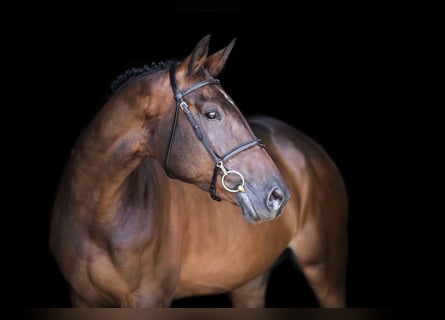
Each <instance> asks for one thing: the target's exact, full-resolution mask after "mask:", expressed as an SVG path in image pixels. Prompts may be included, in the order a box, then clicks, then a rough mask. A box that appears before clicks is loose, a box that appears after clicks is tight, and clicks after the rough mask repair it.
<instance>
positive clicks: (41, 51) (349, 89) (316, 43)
mask: <svg viewBox="0 0 445 320" xmlns="http://www.w3.org/2000/svg"><path fill="white" fill-rule="evenodd" d="M72 9H73V10H71V9H70V10H71V11H70V10H68V9H67V10H66V11H64V10H62V11H63V12H61V13H59V14H56V15H51V16H50V17H49V16H40V17H39V18H37V17H34V18H33V20H32V23H29V24H27V25H26V28H25V30H26V31H25V33H24V34H23V36H20V35H19V36H15V37H14V41H13V44H12V45H10V46H8V47H7V49H6V51H8V52H10V53H12V56H13V57H11V60H10V61H8V60H6V64H8V63H10V67H11V66H12V67H13V68H17V72H15V78H14V81H15V84H16V85H17V86H16V88H17V91H14V92H13V94H14V97H15V100H14V101H15V104H14V108H15V110H14V111H17V112H18V114H19V115H20V117H21V118H23V120H22V121H21V122H19V123H18V124H17V126H16V127H15V128H16V129H14V130H13V131H12V133H11V132H10V134H12V135H13V136H14V137H16V138H17V140H16V141H18V143H15V144H14V146H13V147H12V149H11V150H13V156H12V159H13V161H14V163H15V164H18V165H20V166H21V168H22V169H21V170H20V172H21V175H20V177H17V179H16V181H15V182H16V183H17V185H15V184H14V182H13V184H12V185H11V189H12V190H14V193H13V194H14V196H16V197H13V198H11V200H12V201H13V203H14V204H15V206H16V208H18V209H17V210H15V212H13V217H14V218H17V219H18V224H16V225H17V226H18V227H17V228H14V229H13V232H14V234H15V240H14V246H13V254H14V255H13V256H11V258H12V260H13V261H14V262H15V263H14V264H13V270H12V274H11V275H12V276H15V277H14V278H15V279H17V284H16V285H15V286H14V289H15V290H18V292H16V293H14V295H15V297H16V299H14V300H15V304H17V305H18V306H22V307H66V306H69V301H68V296H67V289H66V285H65V282H64V280H63V278H62V276H61V274H60V273H59V271H58V268H57V266H56V264H55V262H54V260H53V258H52V256H51V254H50V252H49V248H48V226H49V219H50V213H51V208H52V203H53V200H54V197H55V193H56V191H57V185H58V182H59V179H60V176H61V173H62V170H63V167H64V165H65V162H66V160H67V158H68V154H69V150H70V149H71V148H72V146H73V145H74V143H75V140H76V139H77V136H78V135H79V133H80V131H81V130H82V128H83V127H84V126H85V125H86V123H87V122H88V121H89V120H90V119H91V118H92V117H93V116H94V114H95V113H96V112H97V111H98V110H99V108H100V107H101V105H102V104H103V103H104V102H105V100H106V99H107V97H108V94H109V93H110V90H109V85H110V83H111V82H112V81H113V80H114V79H115V78H116V77H117V76H118V75H119V74H121V73H122V72H124V71H125V70H126V69H127V68H130V67H140V66H142V65H144V64H149V63H150V62H152V61H160V60H166V59H169V58H175V57H176V58H184V57H185V56H186V55H188V54H189V53H190V52H191V50H192V49H193V48H194V46H195V45H196V43H197V42H198V41H199V40H200V39H201V38H202V37H203V36H205V35H207V34H211V35H212V39H211V41H210V52H215V51H217V50H219V49H221V48H223V47H224V46H226V45H227V44H228V43H229V42H230V41H231V40H232V39H233V38H236V39H237V42H236V44H235V47H234V49H233V51H232V53H231V55H230V57H229V60H228V62H227V64H226V67H225V69H224V70H223V72H222V73H221V75H220V76H219V78H220V80H221V82H222V85H223V87H224V88H225V90H226V92H228V93H229V94H230V95H231V96H232V98H233V99H234V101H235V102H236V103H237V105H238V106H239V107H240V109H241V110H242V112H243V113H245V114H246V115H248V114H250V113H254V112H263V113H266V114H269V115H272V116H275V117H277V118H280V119H282V120H285V121H286V122H288V123H290V124H292V125H294V126H295V127H296V128H298V129H300V130H301V131H303V132H305V133H307V134H308V135H309V136H311V137H312V138H313V139H315V140H316V141H317V142H318V143H320V145H322V146H323V147H324V148H325V149H326V151H327V152H328V153H329V154H330V155H331V157H332V159H333V160H334V161H335V162H336V164H337V165H338V167H339V169H340V171H341V172H342V174H343V177H344V179H345V183H346V187H347V190H348V194H349V200H350V225H349V238H350V258H349V266H348V283H347V288H348V291H347V294H348V305H349V306H350V307H358V308H391V307H397V306H400V304H401V303H402V297H403V295H404V294H405V290H406V289H405V286H406V285H407V281H406V278H405V274H406V272H405V271H404V270H406V265H407V264H408V263H407V262H406V260H405V259H406V257H404V256H402V255H403V253H402V250H401V248H402V247H403V246H405V244H404V245H402V241H403V237H402V233H401V232H402V229H403V228H402V226H401V224H400V218H401V216H402V214H406V212H407V211H406V208H403V209H402V208H401V205H400V203H401V201H400V196H399V194H398V193H397V190H398V189H399V185H400V184H401V183H402V182H401V171H402V170H401V164H400V162H399V154H400V151H401V149H402V148H403V147H404V145H403V141H402V140H403V137H402V134H401V130H400V127H399V124H400V123H401V122H402V121H401V114H400V113H399V112H398V111H397V110H398V108H400V106H401V102H400V95H401V91H402V89H401V88H402V87H403V86H404V83H405V82H406V77H407V73H408V71H407V70H406V68H405V64H406V62H407V57H406V56H405V54H404V50H402V49H401V48H403V47H404V46H405V37H406V34H407V32H408V31H409V30H408V29H407V26H406V25H404V24H400V22H399V20H395V19H394V15H395V14H396V12H395V11H393V10H389V11H388V10H375V8H348V10H346V8H341V7H335V8H332V7H321V8H312V9H310V10H308V9H306V8H304V9H303V8H294V9H292V10H293V11H290V10H291V8H287V7H279V8H277V7H275V6H272V7H271V6H269V5H267V4H265V3H262V2H258V3H257V4H256V5H255V6H247V5H239V4H238V5H237V4H233V3H225V4H224V5H222V4H218V3H216V4H214V5H213V6H212V5H209V4H207V5H203V4H202V3H201V4H199V5H196V6H186V5H182V6H172V7H171V8H162V9H160V8H159V7H153V8H149V7H143V8H142V7H141V8H132V10H131V11H129V12H127V11H123V12H122V13H121V15H113V16H108V14H107V13H106V12H102V11H94V12H89V11H88V10H84V9H82V10H74V9H75V8H72ZM117 9H119V8H117ZM387 9H389V8H387ZM351 10H352V11H351ZM25 20H26V19H25ZM17 48H20V50H17V51H15V50H16V49H17ZM15 52H17V55H16V56H15ZM17 58H18V61H19V62H18V63H17V64H15V61H17V60H16V59H17ZM405 114H406V113H405ZM24 186H25V187H24ZM17 275H19V276H17ZM408 285H409V282H408ZM267 305H268V306H270V307H314V306H317V304H316V302H315V300H314V297H313V295H312V293H311V292H310V290H309V288H308V286H307V284H306V282H305V280H304V278H303V277H302V276H301V274H299V272H298V271H297V270H296V269H295V268H294V267H293V266H292V265H291V264H290V263H288V262H284V263H282V264H281V265H279V266H278V268H277V271H276V272H274V273H273V274H272V276H271V282H270V287H269V290H268V293H267ZM174 306H181V307H190V306H193V307H200V306H205V307H218V306H222V307H225V306H229V303H228V301H227V300H226V298H225V297H224V296H216V297H206V298H204V297H202V298H196V299H195V298H194V299H185V300H182V301H177V302H175V304H174Z"/></svg>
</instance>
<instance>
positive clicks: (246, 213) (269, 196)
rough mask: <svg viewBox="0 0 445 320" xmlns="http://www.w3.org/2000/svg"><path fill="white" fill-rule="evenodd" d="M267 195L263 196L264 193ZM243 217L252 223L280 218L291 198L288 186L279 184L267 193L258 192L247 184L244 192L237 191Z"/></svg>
mask: <svg viewBox="0 0 445 320" xmlns="http://www.w3.org/2000/svg"><path fill="white" fill-rule="evenodd" d="M264 194H265V195H266V196H263V195H264ZM236 196H237V199H238V203H239V205H240V207H241V210H242V213H243V217H244V219H245V220H246V221H248V222H250V223H257V222H260V221H271V220H274V219H276V218H278V217H279V216H280V215H281V214H282V212H283V209H284V207H285V206H286V204H287V202H288V201H289V199H290V192H289V189H288V188H287V187H279V186H277V185H275V186H273V187H272V188H270V189H269V191H268V192H267V193H264V192H256V191H254V189H253V188H250V186H249V184H246V186H245V191H244V192H238V193H236Z"/></svg>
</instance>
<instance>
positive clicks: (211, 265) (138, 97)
mask: <svg viewBox="0 0 445 320" xmlns="http://www.w3.org/2000/svg"><path fill="white" fill-rule="evenodd" d="M209 40H210V36H206V37H204V38H203V39H202V40H201V41H199V43H198V44H197V45H196V47H195V48H194V50H193V51H192V53H191V54H190V55H189V56H187V57H186V58H185V59H183V60H180V61H169V62H165V63H159V64H157V65H152V66H151V67H146V68H142V69H133V70H132V71H131V72H129V73H126V75H127V77H124V80H125V82H124V83H118V84H117V85H116V87H117V88H116V90H115V92H114V94H113V95H112V96H111V98H110V99H109V100H108V101H107V102H106V104H105V105H104V106H103V107H102V109H101V110H100V111H99V113H98V114H97V115H96V116H95V117H94V118H93V120H92V121H91V122H90V123H89V124H88V125H87V127H86V128H85V129H84V130H83V131H82V133H81V135H80V137H79V138H78V140H77V142H76V145H75V146H74V148H73V150H72V153H71V156H70V158H69V160H68V163H67V165H66V168H65V170H64V173H63V176H62V179H61V182H60V186H59V189H58V193H57V197H56V200H55V203H54V208H53V212H52V219H51V226H50V247H51V251H52V253H53V255H54V257H55V259H56V261H57V263H58V266H59V267H60V270H61V272H62V274H63V276H64V277H65V279H66V281H67V283H68V284H69V287H70V294H71V301H72V305H73V306H75V307H168V306H170V305H171V303H172V301H173V300H175V299H179V298H184V297H190V296H197V295H209V294H218V293H229V296H230V297H231V300H232V302H233V305H234V306H236V307H262V306H264V303H265V302H264V301H265V292H266V288H267V277H268V275H269V273H270V271H271V270H272V268H273V266H274V264H275V263H276V261H277V259H278V258H279V257H280V256H281V254H282V253H283V251H284V250H286V248H290V249H291V251H292V252H293V253H294V254H295V256H296V258H297V259H296V261H297V263H298V265H299V266H300V267H301V269H302V271H303V272H304V274H305V275H306V276H307V278H308V280H309V283H310V284H311V286H312V288H313V289H314V292H315V294H316V295H317V297H318V299H319V301H320V304H321V305H322V306H336V307H342V306H344V305H345V292H344V280H345V279H344V278H345V267H346V255H347V250H346V216H347V205H346V203H347V201H346V193H345V191H344V186H343V182H342V179H341V177H340V175H339V173H338V170H337V169H336V167H335V165H334V164H333V163H332V161H331V160H330V159H329V157H328V156H327V155H326V154H325V153H324V152H323V150H322V149H321V148H319V147H318V146H317V145H316V144H315V143H313V142H312V141H311V140H309V139H308V138H306V137H305V136H304V135H302V134H300V133H298V132H297V131H296V130H295V129H293V128H292V127H290V126H288V125H286V124H284V123H282V122H280V121H278V120H276V119H271V118H268V117H264V118H261V117H258V118H255V119H253V118H252V119H251V120H250V123H249V122H247V120H246V119H245V118H244V117H243V116H242V114H241V112H240V111H239V109H238V108H237V106H236V105H235V103H234V102H233V101H232V99H231V98H230V97H229V95H228V94H227V93H226V92H225V91H224V90H223V88H222V87H221V85H220V83H219V81H218V80H217V79H215V77H216V76H217V75H218V74H219V73H220V71H221V70H222V69H223V67H224V65H225V62H226V60H227V58H228V56H229V54H230V52H231V50H232V48H233V45H234V41H232V42H231V43H230V44H229V45H228V46H227V47H225V48H223V49H221V50H220V51H218V52H216V53H214V54H212V55H208V46H209ZM127 78H128V79H127ZM121 80H122V78H121ZM265 145H266V146H267V150H266V149H265ZM283 177H285V178H283ZM291 194H292V196H291ZM221 200H222V201H221Z"/></svg>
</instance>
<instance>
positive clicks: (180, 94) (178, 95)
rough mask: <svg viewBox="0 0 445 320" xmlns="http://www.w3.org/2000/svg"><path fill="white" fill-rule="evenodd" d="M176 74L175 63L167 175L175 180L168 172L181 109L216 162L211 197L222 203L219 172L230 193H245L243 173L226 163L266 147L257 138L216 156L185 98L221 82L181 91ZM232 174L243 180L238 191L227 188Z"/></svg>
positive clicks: (166, 165)
mask: <svg viewBox="0 0 445 320" xmlns="http://www.w3.org/2000/svg"><path fill="white" fill-rule="evenodd" d="M175 72H176V64H175V63H173V64H172V65H171V67H170V84H171V87H172V89H173V94H174V96H175V100H176V108H175V115H174V118H173V126H172V131H171V133H170V140H169V142H168V149H167V155H166V158H165V163H164V169H165V172H166V173H167V175H168V176H169V177H171V178H174V177H173V176H172V175H171V174H170V172H169V170H168V161H169V159H170V152H171V147H172V143H173V139H174V136H175V132H176V124H177V122H178V113H179V111H178V110H179V108H181V110H182V111H184V114H185V115H186V117H187V119H188V121H189V122H190V124H191V125H192V127H193V129H194V131H195V133H196V135H197V137H198V139H199V140H200V141H201V143H202V144H203V145H204V147H205V148H206V149H207V151H208V153H209V154H210V156H211V157H212V158H213V161H215V168H214V170H213V177H212V181H211V183H210V189H209V192H210V196H211V197H212V199H213V200H217V201H221V198H220V197H218V196H217V195H216V178H217V177H218V172H219V170H221V171H222V172H223V175H222V177H221V183H222V185H223V187H224V188H225V189H226V190H227V191H229V192H245V188H244V177H243V175H242V174H241V173H239V172H238V171H234V170H227V169H226V167H225V166H224V162H225V161H226V160H227V159H229V158H232V157H233V156H235V155H237V154H238V153H240V152H242V151H244V150H247V149H249V148H252V147H254V146H257V145H258V146H261V147H264V145H263V143H262V141H261V139H257V138H255V139H253V140H250V141H247V142H244V143H242V144H240V145H239V146H237V147H235V148H233V149H232V150H230V151H229V152H226V153H225V154H223V155H222V156H221V157H220V156H218V155H217V154H216V152H215V151H213V149H212V147H211V146H210V144H209V142H208V141H207V139H206V137H205V136H204V135H203V133H202V131H201V129H200V128H199V126H198V123H197V122H196V120H195V118H194V117H193V115H192V113H191V112H190V109H189V107H188V105H187V103H186V102H185V101H184V97H185V96H186V95H187V94H189V93H190V92H192V91H194V90H196V89H199V88H201V87H203V86H207V85H213V84H219V80H218V79H207V80H203V81H200V82H198V83H195V84H194V85H192V86H190V87H188V88H187V89H185V90H182V91H180V90H179V89H178V86H177V84H176V77H175ZM230 174H232V175H238V176H239V177H240V178H241V183H240V184H239V185H238V186H237V188H236V189H231V188H229V187H227V185H226V183H225V179H226V177H227V176H228V175H230Z"/></svg>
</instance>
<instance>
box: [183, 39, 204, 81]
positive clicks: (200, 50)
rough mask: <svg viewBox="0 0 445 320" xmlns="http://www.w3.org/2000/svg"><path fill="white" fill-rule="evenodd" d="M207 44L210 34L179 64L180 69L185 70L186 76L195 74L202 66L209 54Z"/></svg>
mask: <svg viewBox="0 0 445 320" xmlns="http://www.w3.org/2000/svg"><path fill="white" fill-rule="evenodd" d="M209 42H210V34H208V35H206V36H205V37H204V38H202V39H201V40H200V41H199V42H198V44H197V45H196V47H195V49H193V51H192V53H191V54H190V55H189V56H188V57H187V58H185V59H184V61H183V62H182V63H181V65H180V67H183V68H186V70H187V75H188V76H191V75H193V74H195V73H196V72H197V71H198V70H199V68H201V66H202V65H203V64H204V61H205V60H206V58H207V54H208V52H209Z"/></svg>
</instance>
